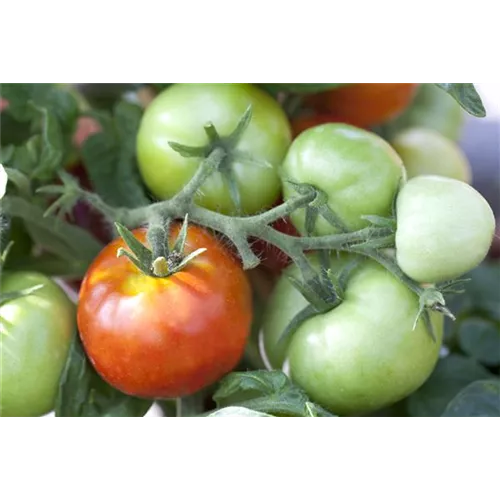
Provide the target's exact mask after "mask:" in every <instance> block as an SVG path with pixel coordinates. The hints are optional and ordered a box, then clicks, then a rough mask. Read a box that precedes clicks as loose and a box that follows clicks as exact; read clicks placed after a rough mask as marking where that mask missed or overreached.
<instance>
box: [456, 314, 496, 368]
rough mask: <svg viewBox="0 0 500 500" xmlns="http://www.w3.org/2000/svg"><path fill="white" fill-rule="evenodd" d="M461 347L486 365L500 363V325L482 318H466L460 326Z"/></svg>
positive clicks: (459, 338) (459, 339)
mask: <svg viewBox="0 0 500 500" xmlns="http://www.w3.org/2000/svg"><path fill="white" fill-rule="evenodd" d="M458 342H459V345H460V348H461V349H462V350H463V351H464V352H465V353H466V354H468V355H469V356H471V357H472V358H474V359H476V360H477V361H479V362H480V363H483V364H485V365H492V366H496V365H500V326H499V325H498V324H497V323H494V322H492V321H488V320H486V319H482V318H474V317H470V318H466V319H464V320H463V321H462V322H461V323H460V326H459V328H458Z"/></svg>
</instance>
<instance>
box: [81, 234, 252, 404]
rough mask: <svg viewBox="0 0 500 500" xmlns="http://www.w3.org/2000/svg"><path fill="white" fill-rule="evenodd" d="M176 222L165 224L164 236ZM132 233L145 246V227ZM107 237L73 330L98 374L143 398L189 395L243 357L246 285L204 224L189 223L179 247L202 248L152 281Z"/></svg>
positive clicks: (86, 280)
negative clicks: (173, 271)
mask: <svg viewBox="0 0 500 500" xmlns="http://www.w3.org/2000/svg"><path fill="white" fill-rule="evenodd" d="M178 231H179V225H178V224H175V225H173V226H172V228H171V238H174V237H175V236H176V235H177V233H178ZM134 234H135V236H136V237H137V238H138V239H139V240H140V241H142V242H144V243H146V230H145V229H137V230H135V231H134ZM121 246H124V247H125V244H124V243H123V241H122V240H121V239H117V240H115V241H113V242H111V243H110V244H109V245H108V246H107V247H106V248H105V249H104V250H103V251H102V252H101V253H100V254H99V255H98V257H97V258H96V259H95V261H94V262H93V263H92V265H91V266H90V268H89V270H88V272H87V274H86V276H85V278H84V281H83V284H82V287H81V291H80V302H79V306H78V316H77V318H78V327H79V330H80V335H81V339H82V342H83V344H84V347H85V349H86V352H87V354H88V356H89V358H90V360H91V361H92V363H93V365H94V366H95V368H96V370H97V371H98V373H99V374H100V375H101V376H102V377H103V378H104V380H106V381H107V382H108V383H109V384H111V385H112V386H114V387H115V388H117V389H119V390H121V391H122V392H124V393H127V394H130V395H134V396H138V397H144V398H175V397H182V396H186V395H189V394H192V393H194V392H196V391H198V390H200V389H202V388H203V387H205V386H208V385H210V384H212V383H214V382H216V381H217V380H218V379H219V378H220V377H221V376H222V375H224V374H225V373H227V372H229V371H231V370H232V369H233V368H234V367H235V365H236V364H237V363H238V361H239V360H240V358H241V357H242V355H243V351H244V348H245V343H246V341H247V338H248V335H249V332H250V323H251V316H252V304H251V290H250V286H249V284H248V281H247V278H246V276H245V273H244V272H243V270H242V269H241V267H240V265H239V263H238V262H237V261H236V259H234V258H233V257H232V255H231V254H230V253H229V252H228V251H227V250H226V249H225V248H224V246H223V244H222V242H219V241H218V240H216V239H215V238H214V237H213V236H211V235H210V234H209V233H208V232H207V231H205V230H204V229H202V228H200V227H197V226H190V227H189V229H188V235H187V242H186V252H189V251H192V250H194V249H196V248H206V249H207V251H206V252H205V253H204V254H202V255H200V256H198V257H196V259H194V260H193V261H192V262H191V263H190V264H189V265H188V266H187V267H186V268H185V269H184V270H183V271H180V272H178V273H176V274H175V275H174V276H172V277H169V278H152V277H149V276H145V275H143V274H141V272H140V271H139V270H138V269H137V268H136V267H135V266H134V265H133V264H132V263H131V262H130V261H129V260H128V259H127V258H126V257H121V258H118V257H116V252H117V250H118V248H119V247H121Z"/></svg>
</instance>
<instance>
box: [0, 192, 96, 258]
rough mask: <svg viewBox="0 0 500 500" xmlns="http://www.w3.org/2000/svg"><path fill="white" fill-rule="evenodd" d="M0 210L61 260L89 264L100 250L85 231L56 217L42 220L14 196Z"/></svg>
mask: <svg viewBox="0 0 500 500" xmlns="http://www.w3.org/2000/svg"><path fill="white" fill-rule="evenodd" d="M2 209H3V210H4V211H5V213H6V214H8V215H10V216H11V217H20V218H21V219H23V220H24V222H25V226H26V229H27V230H28V232H29V234H30V236H31V237H32V239H33V240H34V241H35V242H36V243H38V244H39V245H40V246H41V247H42V248H44V249H45V250H47V251H49V252H52V253H55V254H56V255H59V256H60V257H62V258H63V259H66V260H80V261H83V262H86V263H90V262H91V261H92V260H93V259H94V258H95V256H96V255H97V254H98V253H99V252H100V250H101V248H102V245H101V244H100V243H99V242H98V241H97V240H96V239H94V238H93V236H91V235H90V234H89V233H88V232H87V231H85V230H83V229H81V228H79V227H77V226H73V225H71V224H68V223H67V222H65V221H64V220H62V219H59V218H57V217H44V212H43V210H42V209H41V208H40V207H38V206H36V205H33V204H31V203H29V202H28V201H26V200H24V199H22V198H19V197H17V196H6V197H5V198H4V200H3V201H2Z"/></svg>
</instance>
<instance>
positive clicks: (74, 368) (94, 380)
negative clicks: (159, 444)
mask: <svg viewBox="0 0 500 500" xmlns="http://www.w3.org/2000/svg"><path fill="white" fill-rule="evenodd" d="M152 404H153V402H152V401H149V400H147V399H139V398H135V397H132V396H127V395H126V394H123V393H122V392H120V391H117V390H116V389H114V388H113V387H111V386H110V385H108V384H107V383H106V382H104V380H102V378H101V377H100V376H99V375H98V374H97V373H96V371H95V370H94V368H93V367H92V366H91V364H90V362H89V361H88V359H87V357H86V355H85V352H84V350H83V347H82V344H81V342H80V338H79V336H78V334H76V335H75V337H74V339H73V342H72V344H71V349H70V352H69V356H68V359H67V361H66V366H65V368H64V371H63V373H62V376H61V380H60V383H59V392H58V395H57V400H56V407H55V412H56V417H143V416H144V415H145V414H146V413H147V412H148V410H149V408H150V407H151V405H152Z"/></svg>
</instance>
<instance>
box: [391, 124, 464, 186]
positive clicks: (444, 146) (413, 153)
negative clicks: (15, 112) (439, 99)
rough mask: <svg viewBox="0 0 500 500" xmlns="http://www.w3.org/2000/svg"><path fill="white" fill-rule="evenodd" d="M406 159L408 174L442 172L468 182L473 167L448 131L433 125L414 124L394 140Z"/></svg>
mask: <svg viewBox="0 0 500 500" xmlns="http://www.w3.org/2000/svg"><path fill="white" fill-rule="evenodd" d="M391 144H392V147H393V148H394V149H395V150H396V152H397V153H398V154H399V156H400V157H401V159H402V160H403V163H404V166H405V169H406V173H407V174H408V178H409V179H410V178H412V177H416V176H418V175H441V176H443V177H450V178H451V179H457V180H459V181H462V182H466V183H467V184H471V182H472V170H471V167H470V164H469V161H468V160H467V158H466V156H465V154H464V153H463V152H462V150H461V149H460V148H459V147H458V146H457V145H456V144H455V142H453V141H452V140H451V139H448V138H447V137H445V136H444V135H441V134H440V133H439V132H436V131H434V130H431V129H426V128H411V129H407V130H404V131H403V132H401V133H399V134H398V135H397V136H396V137H394V139H393V140H392V141H391Z"/></svg>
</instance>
